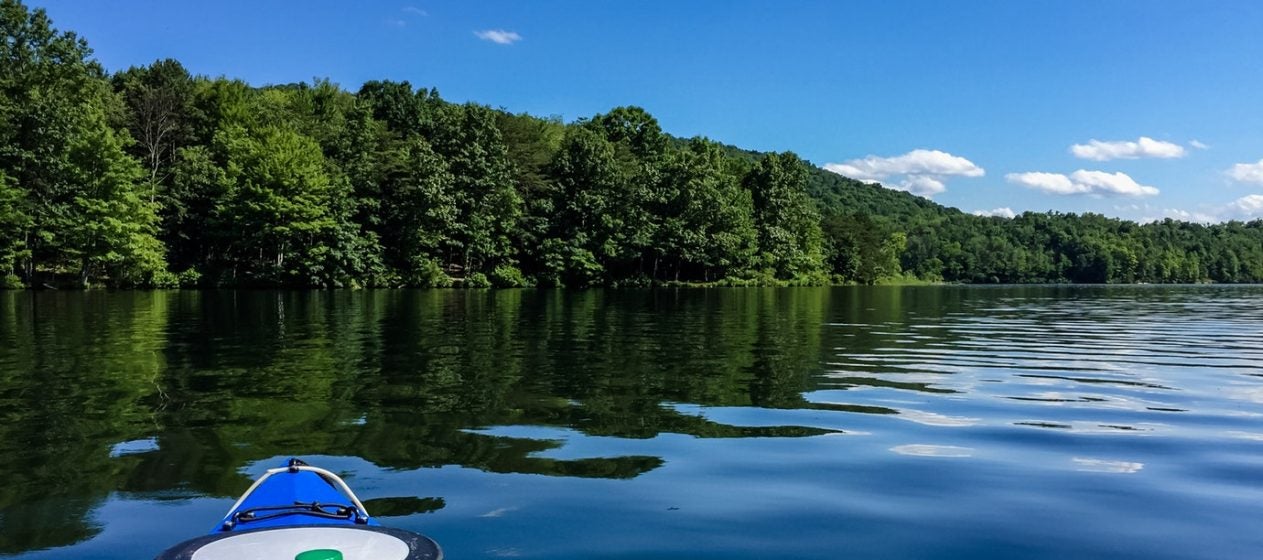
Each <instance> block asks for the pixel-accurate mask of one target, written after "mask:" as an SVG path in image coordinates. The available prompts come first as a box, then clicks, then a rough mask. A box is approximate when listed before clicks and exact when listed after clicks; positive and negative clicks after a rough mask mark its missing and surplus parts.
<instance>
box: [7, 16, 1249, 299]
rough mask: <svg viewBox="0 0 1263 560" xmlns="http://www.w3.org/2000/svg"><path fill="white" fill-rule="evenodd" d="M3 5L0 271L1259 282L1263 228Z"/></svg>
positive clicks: (441, 282) (509, 279) (270, 280)
mask: <svg viewBox="0 0 1263 560" xmlns="http://www.w3.org/2000/svg"><path fill="white" fill-rule="evenodd" d="M91 55H92V51H91V50H90V49H89V48H88V45H87V43H86V42H85V41H84V40H82V39H80V38H79V37H77V36H76V35H75V34H74V33H70V32H60V31H57V30H56V29H54V28H53V27H52V24H51V22H50V21H49V19H48V17H47V15H46V14H45V13H44V12H43V11H42V10H30V9H28V8H27V7H26V6H24V5H23V4H22V3H21V2H19V1H18V0H0V285H3V286H5V287H23V286H44V285H66V284H74V285H79V286H99V285H104V286H115V287H174V286H204V287H215V286H306V287H356V286H363V287H369V286H416V287H442V286H452V285H461V286H466V287H486V286H500V287H514V286H531V285H538V286H572V287H581V286H593V285H610V286H648V285H661V284H671V283H708V284H717V285H768V284H822V283H828V282H858V283H877V282H885V281H908V280H924V281H948V282H1204V281H1215V282H1259V281H1263V221H1259V220H1256V221H1253V222H1249V223H1241V222H1229V223H1225V224H1218V225H1209V226H1207V225H1200V224H1194V223H1186V222H1178V221H1172V220H1166V221H1161V222H1154V223H1149V224H1143V225H1141V224H1137V223H1134V222H1129V221H1123V220H1118V219H1112V218H1107V217H1104V216H1100V215H1095V214H1084V215H1075V214H1062V213H1031V212H1027V213H1025V214H1022V215H1020V216H1017V217H1016V218H1012V219H1005V218H995V217H980V216H973V215H969V214H965V213H962V212H960V211H958V210H955V209H951V208H946V207H943V206H940V205H938V204H935V203H933V202H930V201H928V200H925V199H922V198H919V197H915V196H912V195H909V194H907V193H902V192H896V191H891V190H887V189H884V188H881V187H880V186H879V185H875V184H865V183H861V182H858V181H854V180H851V179H847V178H845V177H842V176H839V175H836V174H833V173H830V172H828V171H825V170H823V169H820V168H818V167H815V166H813V165H810V164H808V163H807V162H804V161H803V160H802V159H800V158H799V157H798V156H796V155H794V154H792V153H770V154H762V153H756V152H749V151H744V150H740V149H738V148H734V147H731V146H725V145H721V144H718V143H716V142H714V141H711V140H708V139H705V138H694V139H687V140H686V139H680V138H675V137H672V136H670V135H667V134H665V133H664V132H663V131H662V130H661V128H660V127H659V124H658V122H657V121H656V120H655V119H654V118H653V116H652V115H650V114H649V113H647V112H646V111H644V110H643V109H640V108H637V107H618V108H615V109H612V110H610V111H609V112H607V113H604V114H599V115H595V116H592V117H590V118H583V119H579V120H577V121H575V122H570V123H564V122H562V121H561V120H559V119H556V118H552V119H544V118H537V117H533V116H530V115H525V114H514V113H511V112H508V111H505V110H500V109H492V108H489V107H485V106H482V105H477V104H472V103H466V104H457V103H451V102H448V101H445V100H443V99H442V97H440V96H439V94H438V92H437V91H436V90H434V89H426V88H416V87H414V86H413V85H411V84H409V83H408V82H392V81H373V82H368V83H366V84H363V85H362V86H361V87H360V88H359V90H358V91H356V92H350V91H346V90H343V89H341V88H340V87H339V86H338V85H336V84H333V83H330V82H328V81H321V80H316V81H314V82H312V83H302V84H287V85H278V86H266V87H252V86H250V85H248V84H246V83H244V82H242V81H239V80H232V79H229V78H222V77H221V78H208V77H203V76H194V75H191V74H190V73H189V72H188V71H187V70H186V69H185V68H184V67H183V66H182V65H181V64H180V63H179V62H177V61H174V60H161V61H157V62H154V63H153V64H150V65H147V66H138V67H132V68H129V69H127V70H125V71H122V72H118V73H116V74H113V75H111V74H109V73H108V72H106V71H105V70H104V69H103V68H102V67H101V66H100V65H99V64H98V63H97V62H96V61H95V60H94V59H92V57H91Z"/></svg>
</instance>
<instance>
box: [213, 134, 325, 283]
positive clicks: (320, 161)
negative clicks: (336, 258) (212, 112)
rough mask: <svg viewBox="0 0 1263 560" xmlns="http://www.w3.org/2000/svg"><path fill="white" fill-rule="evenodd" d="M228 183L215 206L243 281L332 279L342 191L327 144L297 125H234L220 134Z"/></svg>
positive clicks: (220, 230)
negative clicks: (329, 166)
mask: <svg viewBox="0 0 1263 560" xmlns="http://www.w3.org/2000/svg"><path fill="white" fill-rule="evenodd" d="M216 145H217V149H218V150H219V151H220V152H221V153H222V154H223V157H224V159H225V161H226V162H227V165H226V166H225V170H226V173H225V177H224V179H225V180H226V185H225V188H224V194H223V198H222V201H221V202H220V203H219V204H218V205H217V206H216V208H215V211H214V213H215V220H216V222H217V223H218V226H219V227H218V228H217V229H218V234H219V235H220V236H221V238H222V243H223V246H224V247H225V250H226V252H227V254H228V257H229V259H230V262H231V263H232V267H233V268H232V272H233V279H234V280H235V281H237V282H246V283H252V282H259V283H267V284H274V283H294V284H298V285H309V286H321V285H330V284H331V283H332V280H333V278H331V274H330V273H331V271H329V270H328V269H327V266H326V262H327V261H326V257H328V252H329V245H328V244H327V243H328V238H329V235H330V234H331V233H332V232H333V231H334V230H335V227H336V225H337V224H336V221H335V216H334V215H333V214H332V212H331V211H330V208H331V207H332V206H333V204H334V203H335V202H336V201H335V197H336V196H337V195H338V194H340V193H338V192H337V189H336V188H335V185H334V184H333V182H332V181H330V179H329V176H328V175H327V174H326V173H325V168H324V157H323V155H322V154H321V153H320V148H319V146H317V145H316V143H315V142H314V141H313V140H311V139H310V138H307V137H305V136H302V135H300V134H298V133H297V132H294V131H293V130H289V129H284V128H279V127H275V126H267V127H264V128H262V129H260V130H247V129H245V128H244V127H241V126H230V127H228V128H226V129H225V130H223V131H221V132H220V134H219V135H217V136H216Z"/></svg>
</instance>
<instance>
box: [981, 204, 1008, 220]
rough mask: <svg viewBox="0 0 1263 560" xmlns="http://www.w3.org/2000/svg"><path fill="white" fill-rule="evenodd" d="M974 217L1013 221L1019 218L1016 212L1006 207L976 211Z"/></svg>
mask: <svg viewBox="0 0 1263 560" xmlns="http://www.w3.org/2000/svg"><path fill="white" fill-rule="evenodd" d="M974 215H975V216H990V217H997V218H1008V219H1013V218H1016V217H1017V212H1014V211H1013V209H1012V208H1009V207H1007V206H1005V207H1003V208H996V209H994V210H974Z"/></svg>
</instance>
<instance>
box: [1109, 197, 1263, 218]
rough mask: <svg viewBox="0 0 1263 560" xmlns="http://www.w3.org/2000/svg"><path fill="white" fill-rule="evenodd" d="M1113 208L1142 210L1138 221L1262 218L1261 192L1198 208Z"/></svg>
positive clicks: (1134, 206)
mask: <svg viewBox="0 0 1263 560" xmlns="http://www.w3.org/2000/svg"><path fill="white" fill-rule="evenodd" d="M1114 209H1115V210H1122V211H1126V210H1130V211H1138V212H1144V213H1145V214H1144V217H1142V218H1140V219H1139V220H1137V221H1139V222H1140V223H1149V222H1156V221H1158V220H1162V219H1166V218H1170V219H1173V220H1181V221H1185V222H1198V223H1203V224H1213V223H1219V222H1227V221H1230V220H1241V221H1250V220H1257V219H1263V194H1252V195H1247V196H1243V197H1241V198H1238V199H1236V200H1234V201H1232V202H1229V203H1227V204H1221V205H1211V204H1204V205H1202V208H1201V209H1200V210H1193V211H1190V210H1184V209H1180V208H1156V207H1153V206H1150V205H1148V204H1145V205H1144V206H1140V205H1135V204H1133V205H1131V206H1115V207H1114Z"/></svg>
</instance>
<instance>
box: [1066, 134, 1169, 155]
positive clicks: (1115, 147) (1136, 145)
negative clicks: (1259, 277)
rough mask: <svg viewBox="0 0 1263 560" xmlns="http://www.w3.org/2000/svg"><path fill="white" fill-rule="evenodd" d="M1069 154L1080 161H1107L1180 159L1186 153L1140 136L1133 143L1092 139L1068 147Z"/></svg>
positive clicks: (1161, 142)
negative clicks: (1085, 142)
mask: <svg viewBox="0 0 1263 560" xmlns="http://www.w3.org/2000/svg"><path fill="white" fill-rule="evenodd" d="M1070 153H1072V154H1074V157H1077V158H1080V159H1090V160H1093V161H1109V160H1112V159H1140V158H1167V159H1169V158H1182V157H1184V155H1185V153H1186V152H1185V150H1184V147H1183V146H1181V145H1179V144H1173V143H1171V142H1164V141H1162V140H1154V139H1153V138H1150V137H1148V136H1141V137H1140V139H1139V140H1136V141H1135V142H1131V141H1126V140H1120V141H1115V142H1102V141H1100V140H1096V139H1093V140H1089V141H1088V143H1087V144H1075V145H1073V146H1070Z"/></svg>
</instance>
